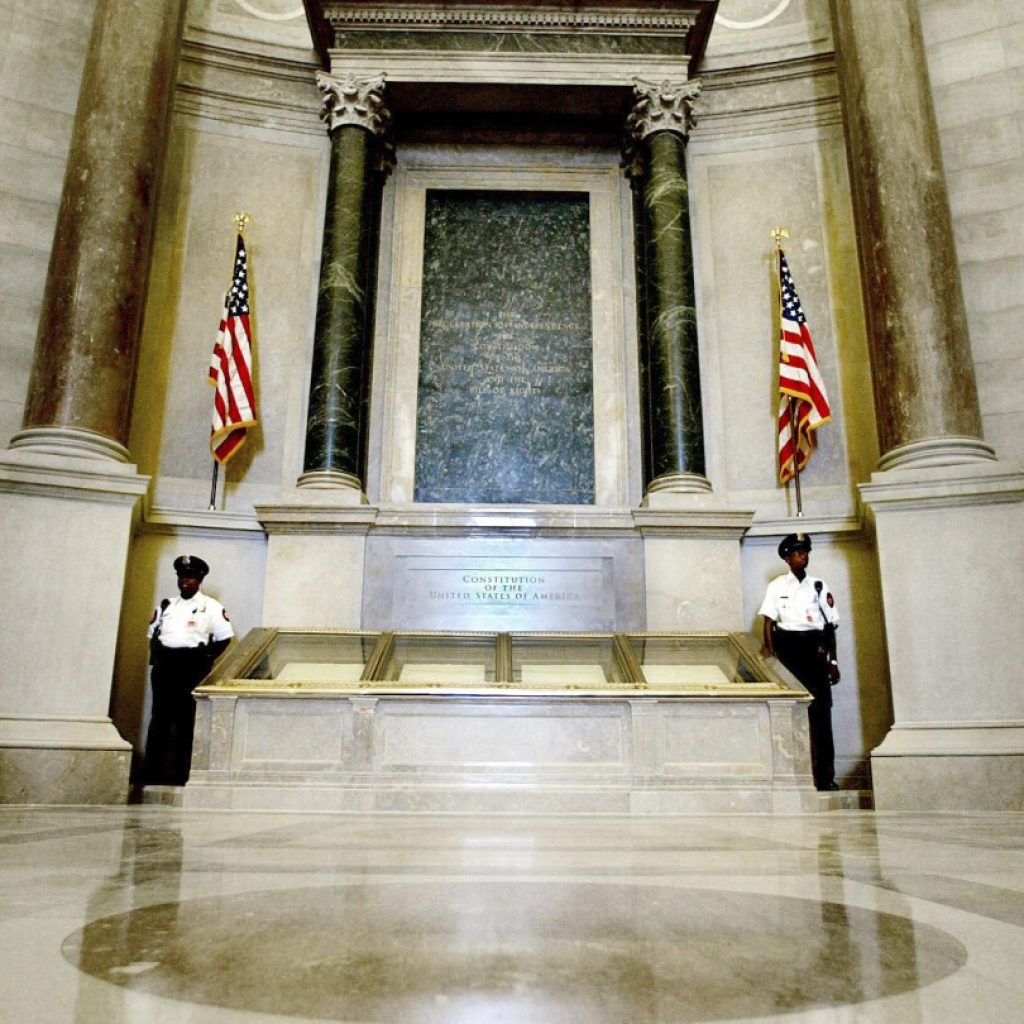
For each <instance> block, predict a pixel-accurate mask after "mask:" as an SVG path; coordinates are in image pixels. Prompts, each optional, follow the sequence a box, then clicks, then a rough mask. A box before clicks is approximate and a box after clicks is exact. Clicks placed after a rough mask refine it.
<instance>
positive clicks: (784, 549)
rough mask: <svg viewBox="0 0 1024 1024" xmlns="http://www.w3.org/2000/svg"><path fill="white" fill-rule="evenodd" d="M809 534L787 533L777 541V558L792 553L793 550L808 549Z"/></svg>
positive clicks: (809, 548) (809, 545) (809, 546)
mask: <svg viewBox="0 0 1024 1024" xmlns="http://www.w3.org/2000/svg"><path fill="white" fill-rule="evenodd" d="M810 550H811V535H810V534H809V533H787V534H786V536H785V537H783V538H782V540H781V541H780V542H779V558H785V557H786V555H791V554H793V552H794V551H810Z"/></svg>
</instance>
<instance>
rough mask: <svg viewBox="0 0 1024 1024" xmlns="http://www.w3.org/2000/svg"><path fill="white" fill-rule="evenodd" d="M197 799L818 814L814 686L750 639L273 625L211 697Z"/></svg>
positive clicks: (195, 782)
mask: <svg viewBox="0 0 1024 1024" xmlns="http://www.w3.org/2000/svg"><path fill="white" fill-rule="evenodd" d="M195 696H196V702H197V708H196V734H195V735H196V738H195V745H194V748H193V757H192V774H191V777H190V780H189V784H188V786H187V787H186V790H185V795H184V804H185V806H192V807H236V808H251V809H262V808H278V809H306V810H322V809H327V810H359V811H370V810H404V811H417V810H424V809H430V810H441V811H450V812H467V811H471V812H495V811H496V812H508V811H538V810H542V811H554V812H558V813H563V812H565V813H574V812H585V813H604V812H609V813H621V812H627V811H628V812H637V813H662V812H672V813H678V812H687V811H695V812H710V811H783V810H809V809H811V808H812V807H813V806H814V805H815V799H816V794H815V792H814V788H813V785H812V783H811V775H810V747H809V740H808V728H807V712H806V704H807V702H808V701H809V699H810V698H809V695H808V694H807V692H806V691H805V690H804V689H803V687H802V686H800V684H799V683H798V682H797V681H796V680H795V679H794V678H793V677H792V676H791V675H789V673H787V672H786V670H785V669H784V668H783V667H782V666H781V664H779V662H777V661H776V660H775V659H774V658H763V657H761V655H760V653H759V642H758V640H757V639H756V638H755V637H754V636H752V635H749V634H745V633H725V632H722V633H686V634H668V633H610V632H609V633H539V632H538V633H502V632H481V633H467V632H463V633H459V632H451V633H442V632H384V631H372V630H362V631H361V630H351V631H333V630H303V629H257V630H253V631H252V632H251V633H249V634H248V635H247V636H246V637H245V638H244V639H243V640H242V641H241V642H240V643H238V644H236V645H235V646H234V647H233V648H232V650H231V651H230V652H229V653H228V654H227V655H226V656H225V657H224V658H223V659H222V660H221V662H220V663H219V664H218V665H217V667H216V669H215V671H214V673H213V674H212V675H211V676H210V677H208V678H207V679H206V680H205V681H204V682H203V685H202V686H200V687H198V688H197V689H196V691H195Z"/></svg>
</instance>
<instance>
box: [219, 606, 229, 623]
mask: <svg viewBox="0 0 1024 1024" xmlns="http://www.w3.org/2000/svg"><path fill="white" fill-rule="evenodd" d="M220 613H221V615H223V616H224V620H225V621H226V622H230V621H231V619H229V618H228V610H227V608H221V610H220Z"/></svg>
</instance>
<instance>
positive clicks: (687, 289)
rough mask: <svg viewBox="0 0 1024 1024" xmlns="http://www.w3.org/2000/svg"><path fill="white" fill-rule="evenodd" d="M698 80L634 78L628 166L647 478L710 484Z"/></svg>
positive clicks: (687, 488) (666, 484)
mask: <svg viewBox="0 0 1024 1024" xmlns="http://www.w3.org/2000/svg"><path fill="white" fill-rule="evenodd" d="M699 92H700V83H699V82H686V83H682V84H674V83H671V82H662V83H660V84H654V83H648V82H643V81H640V80H639V79H638V80H636V82H635V95H636V104H635V106H634V107H633V110H632V113H631V114H630V117H629V120H628V122H627V126H626V128H627V143H626V167H627V172H628V173H629V175H630V177H631V180H632V184H633V194H634V210H635V221H636V228H637V284H638V288H637V291H638V296H639V313H640V325H639V327H640V345H641V373H642V381H641V383H642V388H643V394H642V396H641V398H642V402H643V409H644V417H643V419H644V422H643V431H644V451H645V460H644V462H645V480H646V489H647V492H648V494H650V493H651V492H656V491H668V492H694V491H696V492H706V491H708V490H710V485H709V484H708V481H707V479H706V477H705V475H704V472H705V470H704V426H703V418H702V413H701V396H700V364H699V359H698V348H697V311H696V302H695V292H694V280H693V249H692V239H691V235H690V209H689V189H688V185H687V181H686V141H687V138H688V135H689V131H690V128H691V126H692V124H693V117H692V108H693V103H694V100H695V99H696V98H697V95H698V94H699Z"/></svg>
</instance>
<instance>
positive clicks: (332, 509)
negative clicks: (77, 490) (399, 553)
mask: <svg viewBox="0 0 1024 1024" xmlns="http://www.w3.org/2000/svg"><path fill="white" fill-rule="evenodd" d="M213 514H214V513H211V515H213ZM256 514H257V517H258V519H259V522H260V524H261V525H262V528H263V529H264V530H265V531H266V532H267V533H268V534H270V535H274V534H313V533H344V534H363V535H365V534H369V533H373V534H376V535H388V536H416V537H491V538H493V537H576V538H579V537H590V538H593V537H636V536H637V535H640V536H643V537H650V536H659V537H666V536H670V537H702V538H707V537H712V538H714V539H728V540H737V541H738V540H740V539H741V538H742V537H743V535H744V534H745V533H746V532H747V530H748V529H749V527H750V523H751V520H752V519H753V513H752V512H745V511H732V510H728V509H687V510H680V509H656V510H653V509H585V508H558V507H554V506H552V507H540V506H512V505H510V506H494V505H490V506H481V507H477V508H474V507H472V506H463V507H452V506H447V505H418V506H410V507H398V508H395V507H391V508H388V507H381V506H374V505H359V506H355V505H326V504H305V503H302V504H287V505H284V504H282V505H258V506H257V507H256Z"/></svg>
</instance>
